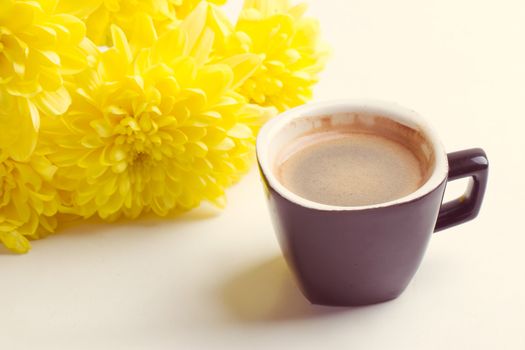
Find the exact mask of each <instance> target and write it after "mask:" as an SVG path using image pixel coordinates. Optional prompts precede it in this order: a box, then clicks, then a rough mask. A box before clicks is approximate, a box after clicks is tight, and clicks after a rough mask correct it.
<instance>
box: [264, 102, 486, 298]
mask: <svg viewBox="0 0 525 350" xmlns="http://www.w3.org/2000/svg"><path fill="white" fill-rule="evenodd" d="M356 118H359V119H360V120H361V121H365V123H372V124H373V123H375V122H376V120H383V121H385V120H386V121H387V122H393V123H395V124H396V125H399V127H401V128H402V129H404V130H405V131H407V134H406V135H410V134H417V135H419V136H420V139H421V146H420V147H421V152H422V154H424V155H425V157H426V158H427V159H426V160H427V161H428V166H429V175H428V178H427V179H426V182H424V184H423V185H422V186H421V187H419V188H418V189H417V190H416V191H415V192H413V193H410V194H409V195H407V196H405V197H402V198H399V199H396V200H393V201H390V202H386V203H380V204H374V205H368V206H359V207H343V206H334V205H327V204H321V203H317V202H313V201H310V200H308V199H305V198H302V197H300V196H298V195H296V194H294V193H292V192H291V191H290V190H288V189H287V188H286V187H285V186H283V185H282V184H281V182H280V181H279V180H278V176H276V167H277V161H276V159H277V157H278V155H279V153H280V151H281V150H282V149H283V147H285V146H286V145H287V144H289V143H290V142H292V141H293V140H294V139H296V138H297V137H299V136H301V135H303V134H305V133H307V132H309V131H311V130H312V129H315V128H317V127H319V126H320V125H322V124H323V125H324V124H326V123H327V122H328V123H330V124H331V125H342V124H347V123H353V122H355V120H356ZM407 137H408V136H407ZM257 159H258V163H259V168H260V171H261V175H262V179H263V183H264V186H265V189H266V194H267V198H268V205H269V209H270V213H271V217H272V220H273V225H274V228H275V231H276V233H277V237H278V240H279V243H280V246H281V249H282V251H283V254H284V256H285V259H286V261H287V262H288V265H289V266H290V267H291V270H292V271H293V273H294V275H295V277H296V280H297V281H298V284H299V287H300V289H301V290H302V292H303V294H304V295H305V296H306V298H308V300H310V302H312V303H314V304H324V305H340V306H343V305H365V304H373V303H378V302H382V301H386V300H390V299H393V298H396V297H397V296H399V295H400V294H401V293H402V292H403V290H404V289H405V288H406V286H407V285H408V283H409V282H410V280H411V279H412V276H413V275H414V273H415V272H416V270H417V268H418V266H419V264H420V262H421V259H422V257H423V254H424V253H425V250H426V247H427V244H428V242H429V239H430V236H431V234H432V233H433V232H436V231H439V230H443V229H445V228H448V227H451V226H454V225H457V224H460V223H463V222H465V221H468V220H471V219H473V218H474V217H476V215H477V214H478V212H479V209H480V206H481V202H482V200H483V194H484V191H485V187H486V184H487V176H488V160H487V157H486V155H485V153H484V152H483V150H481V149H479V148H477V149H469V150H464V151H459V152H453V153H449V154H446V153H445V151H444V149H443V146H442V145H441V143H440V141H439V139H438V138H437V136H436V134H435V133H434V131H433V130H432V129H431V128H430V127H429V126H428V125H427V124H426V123H425V122H424V121H423V120H422V119H421V117H420V116H419V115H418V114H417V113H415V112H414V111H411V110H409V109H405V108H402V107H400V106H398V105H395V104H390V103H385V102H377V101H352V100H348V101H346V100H344V101H329V102H322V103H313V104H307V105H303V106H301V107H298V108H295V109H291V110H289V111H287V112H285V113H283V114H281V115H280V116H278V117H276V118H274V119H272V120H271V121H269V122H268V123H267V124H266V125H264V127H263V128H262V129H261V131H260V133H259V136H258V138H257ZM464 177H469V178H471V180H470V184H469V186H468V188H467V190H466V192H465V194H464V195H463V196H461V197H460V198H457V199H455V200H453V201H450V202H447V203H442V199H443V194H444V191H445V186H446V184H447V181H451V180H455V179H458V178H464Z"/></svg>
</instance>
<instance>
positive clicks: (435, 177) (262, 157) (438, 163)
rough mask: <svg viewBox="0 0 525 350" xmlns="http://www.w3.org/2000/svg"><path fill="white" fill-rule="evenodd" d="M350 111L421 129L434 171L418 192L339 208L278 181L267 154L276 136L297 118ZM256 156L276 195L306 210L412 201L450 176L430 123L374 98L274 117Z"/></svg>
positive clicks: (310, 106) (308, 107) (321, 103)
mask: <svg viewBox="0 0 525 350" xmlns="http://www.w3.org/2000/svg"><path fill="white" fill-rule="evenodd" d="M351 112H366V113H374V114H378V115H381V116H383V117H386V118H388V119H391V120H394V121H396V122H398V123H401V124H404V125H406V126H409V127H411V128H418V129H419V130H421V131H422V132H423V133H424V134H425V136H426V138H427V139H428V141H430V144H431V145H432V148H433V151H434V155H435V165H434V170H433V172H432V175H431V176H430V177H429V178H428V179H427V181H426V182H425V183H424V184H423V185H422V186H420V187H419V188H418V189H417V190H416V191H414V192H412V193H409V194H408V195H406V196H403V197H401V198H398V199H395V200H391V201H387V202H382V203H376V204H370V205H362V206H339V205H330V204H323V203H318V202H315V201H312V200H309V199H306V198H304V197H301V196H299V195H297V194H295V193H293V192H292V191H290V190H289V189H287V188H286V187H285V186H284V185H283V184H282V183H281V182H280V181H279V180H278V179H277V177H276V176H275V174H274V173H273V171H272V170H271V167H270V161H271V160H270V159H269V157H270V156H269V152H268V150H269V147H268V146H269V144H270V143H271V141H272V140H273V138H274V137H275V136H276V135H277V133H278V132H279V131H280V130H281V129H282V128H283V127H285V126H286V125H288V124H289V123H290V122H291V121H293V120H296V119H300V118H308V117H310V118H311V117H316V116H322V115H327V114H338V113H351ZM256 156H257V161H258V163H259V167H260V168H261V171H262V173H263V175H264V177H265V178H266V181H267V182H268V184H269V186H270V187H272V188H273V189H274V190H275V191H277V193H279V194H280V195H281V196H282V197H284V198H286V199H287V200H289V201H291V202H293V203H296V204H298V205H300V206H303V207H306V208H310V209H316V210H325V211H353V210H366V209H375V208H383V207H389V206H394V205H399V204H403V203H407V202H411V201H413V200H415V199H418V198H421V197H423V196H425V195H427V194H429V193H430V192H432V191H433V190H435V189H436V188H437V187H438V186H439V185H440V184H441V183H442V182H443V181H444V180H445V179H446V178H447V174H448V160H447V154H446V152H445V149H444V147H443V145H442V144H441V141H440V140H439V138H438V137H437V134H436V133H435V132H434V129H433V128H432V127H431V126H430V125H429V124H428V122H426V121H425V120H424V119H423V118H422V117H421V116H420V115H419V114H418V113H417V112H415V111H414V110H411V109H409V108H406V107H402V106H400V105H399V104H397V103H393V102H388V101H381V100H371V99H342V100H326V101H319V102H312V103H307V104H304V105H301V106H299V107H295V108H292V109H289V110H287V111H285V112H283V113H281V114H279V115H278V116H276V117H275V118H272V119H271V120H269V121H268V122H267V123H266V124H264V125H263V127H262V128H261V130H260V131H259V134H258V136H257V140H256Z"/></svg>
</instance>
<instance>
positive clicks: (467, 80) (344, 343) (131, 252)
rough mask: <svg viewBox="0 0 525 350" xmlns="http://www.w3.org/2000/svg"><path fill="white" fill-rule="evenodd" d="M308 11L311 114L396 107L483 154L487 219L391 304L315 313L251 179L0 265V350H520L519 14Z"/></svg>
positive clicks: (434, 0) (522, 47)
mask: <svg viewBox="0 0 525 350" xmlns="http://www.w3.org/2000/svg"><path fill="white" fill-rule="evenodd" d="M311 3H312V6H311V13H313V14H315V15H316V16H317V17H318V18H319V19H320V20H321V22H322V25H323V29H324V36H325V38H326V39H327V40H328V41H329V42H330V43H331V45H332V47H333V51H334V54H333V57H332V59H331V61H330V62H329V66H328V68H327V70H326V72H325V74H324V75H323V78H322V80H321V82H320V84H319V85H318V89H317V99H326V98H339V97H341V98H349V97H372V98H379V99H387V100H393V101H397V102H399V103H401V104H403V105H406V106H408V107H411V108H413V109H415V110H417V111H419V112H420V113H421V114H422V115H424V116H425V117H426V118H427V119H429V121H430V122H431V123H432V124H433V125H434V126H435V128H436V129H437V130H438V133H439V134H440V135H441V137H442V139H443V143H444V144H445V146H446V148H447V149H448V150H449V151H452V150H459V149H463V148H469V147H473V146H482V147H483V148H484V149H485V150H486V151H487V154H488V156H489V158H490V161H491V174H490V179H489V186H488V191H487V195H486V197H485V204H484V207H483V209H482V212H481V215H480V217H479V218H478V219H477V220H475V221H473V222H470V223H468V224H465V225H462V226H458V227H455V228H452V229H449V230H447V231H444V232H440V233H439V234H436V235H435V236H434V237H433V238H432V240H431V243H430V246H429V248H428V251H427V253H426V256H425V258H424V261H423V263H422V265H421V267H420V269H419V271H418V272H417V274H416V276H415V278H414V279H413V281H412V282H411V284H410V285H409V287H408V289H407V290H406V291H405V293H404V294H403V295H402V296H401V297H400V298H398V299H397V300H394V301H391V302H387V303H384V304H380V305H375V306H369V307H360V308H327V307H321V306H312V305H310V304H308V303H307V302H306V301H305V299H304V298H303V297H302V295H301V294H300V292H299V291H298V289H297V288H296V286H295V284H294V282H293V280H292V278H291V275H290V272H289V271H288V269H287V267H286V265H285V263H284V261H283V260H282V258H281V255H280V251H279V247H278V245H277V242H276V239H275V237H274V233H273V230H272V227H271V224H270V219H269V216H268V213H267V211H266V204H265V202H264V197H263V194H262V189H261V185H260V182H259V179H258V174H257V172H256V171H255V169H253V170H252V172H251V173H250V174H249V175H247V176H246V177H245V178H244V179H243V180H242V181H241V182H240V183H239V184H238V185H236V186H235V187H233V188H232V189H231V190H230V191H229V205H228V207H227V209H226V210H224V211H223V212H217V211H215V210H214V209H212V208H211V207H209V206H205V207H203V208H200V209H198V210H195V211H193V212H190V213H188V214H186V215H184V216H182V217H179V218H175V219H170V220H158V219H144V220H140V221H137V222H121V223H119V224H118V225H109V224H103V223H86V224H82V225H80V226H79V225H76V226H73V227H70V228H67V229H64V230H62V231H61V233H59V234H57V235H55V236H52V237H49V238H47V239H45V240H42V241H38V242H34V243H33V251H32V252H31V253H30V254H28V255H24V256H14V255H11V254H8V253H7V252H6V251H5V250H1V251H0V302H1V304H0V349H9V350H15V349H39V350H42V349H90V350H91V349H111V350H116V349H130V350H131V349H229V350H232V349H284V348H287V349H319V348H322V349H525V316H524V315H525V229H524V219H525V205H524V203H523V200H524V198H525V191H524V184H525V166H524V162H525V156H524V150H525V141H524V139H525V137H524V133H525V3H524V2H523V1H522V0H515V1H512V0H500V1H475V0H471V1H467V0H462V1H456V0H446V1H445V0H427V1H418V0H398V1H388V0H359V1H358V0H348V1H344V0H340V1H336V0H331V1H328V0H323V1H320V0H318V1H311ZM239 4H240V3H239V1H231V4H230V5H229V7H228V8H229V11H231V12H232V13H233V12H235V11H236V10H237V9H238V7H239ZM450 189H451V192H450V193H456V194H457V193H458V191H460V190H461V186H459V185H456V186H451V188H450ZM450 193H449V196H450V195H451V194H450Z"/></svg>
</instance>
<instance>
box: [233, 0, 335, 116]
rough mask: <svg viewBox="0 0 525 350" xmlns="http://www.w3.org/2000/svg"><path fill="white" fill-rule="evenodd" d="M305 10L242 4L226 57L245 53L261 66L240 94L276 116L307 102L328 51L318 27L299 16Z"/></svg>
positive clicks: (282, 0)
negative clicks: (256, 57) (257, 57)
mask: <svg viewBox="0 0 525 350" xmlns="http://www.w3.org/2000/svg"><path fill="white" fill-rule="evenodd" d="M305 10H306V5H305V4H300V5H296V6H292V5H291V4H290V2H289V1H288V0H246V1H245V5H244V8H243V10H242V12H241V15H240V17H239V20H238V22H237V24H236V26H235V33H234V34H233V35H231V36H230V39H229V41H228V45H227V47H225V49H226V55H228V54H231V53H232V52H246V53H248V52H250V53H256V54H258V55H260V57H261V58H262V65H261V66H260V67H259V69H258V70H257V72H255V74H253V75H252V76H251V77H250V78H249V79H248V80H246V81H245V82H244V84H243V85H242V86H241V88H240V92H241V93H242V94H243V95H244V96H246V97H248V98H249V99H250V101H251V102H252V103H256V104H259V105H262V106H275V107H276V108H277V109H279V110H280V111H284V110H286V109H288V108H290V107H294V106H297V105H300V104H303V103H305V102H306V101H308V100H310V99H311V98H312V88H313V85H314V84H315V83H316V82H317V81H318V73H319V72H320V71H321V70H322V69H323V67H324V64H325V61H326V57H327V53H328V50H327V48H326V46H325V45H324V44H323V43H322V42H321V41H320V37H319V25H318V22H317V21H316V20H315V19H313V18H309V17H305V16H304V12H305Z"/></svg>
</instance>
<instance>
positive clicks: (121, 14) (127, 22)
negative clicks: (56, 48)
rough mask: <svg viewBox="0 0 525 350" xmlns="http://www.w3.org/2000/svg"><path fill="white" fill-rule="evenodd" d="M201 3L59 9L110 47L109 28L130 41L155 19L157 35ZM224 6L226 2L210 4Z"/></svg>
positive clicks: (101, 0)
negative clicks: (120, 33)
mask: <svg viewBox="0 0 525 350" xmlns="http://www.w3.org/2000/svg"><path fill="white" fill-rule="evenodd" d="M200 1H201V0H84V1H78V0H59V5H58V9H59V10H60V11H62V12H65V13H72V14H74V15H76V16H78V17H79V18H82V19H84V21H85V23H86V25H87V35H88V37H89V38H90V39H91V40H93V42H95V43H96V44H97V45H111V33H110V27H111V25H112V24H116V25H118V26H119V27H120V28H121V29H122V30H123V31H124V32H125V33H126V35H127V37H128V38H129V39H131V40H133V39H134V37H135V36H140V35H141V33H139V32H138V29H137V28H138V27H140V26H141V25H143V24H144V21H146V19H145V17H150V18H151V19H153V23H154V25H155V29H156V31H157V33H158V34H162V33H163V32H164V31H165V30H167V29H169V28H170V27H172V26H174V25H175V23H176V22H178V20H179V19H184V18H186V16H187V15H189V14H190V13H191V11H192V10H193V9H194V8H195V7H196V6H197V5H198V4H199V2H200ZM207 1H208V2H211V3H215V4H223V3H224V2H225V0H207Z"/></svg>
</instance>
